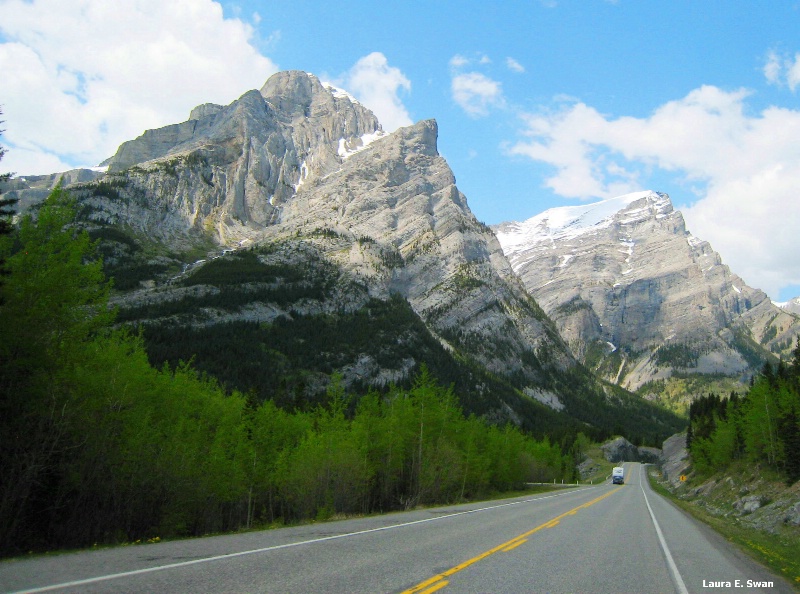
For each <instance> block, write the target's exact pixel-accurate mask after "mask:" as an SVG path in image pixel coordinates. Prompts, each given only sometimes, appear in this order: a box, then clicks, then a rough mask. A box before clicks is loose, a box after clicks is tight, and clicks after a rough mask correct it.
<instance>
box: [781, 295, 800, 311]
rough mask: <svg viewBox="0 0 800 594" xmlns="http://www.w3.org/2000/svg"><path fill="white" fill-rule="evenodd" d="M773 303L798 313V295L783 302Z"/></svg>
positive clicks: (799, 306)
mask: <svg viewBox="0 0 800 594" xmlns="http://www.w3.org/2000/svg"><path fill="white" fill-rule="evenodd" d="M775 305H777V306H778V307H780V308H781V309H785V310H786V311H788V312H790V313H793V314H798V315H800V297H795V298H794V299H790V300H789V301H786V302H785V303H776V304H775Z"/></svg>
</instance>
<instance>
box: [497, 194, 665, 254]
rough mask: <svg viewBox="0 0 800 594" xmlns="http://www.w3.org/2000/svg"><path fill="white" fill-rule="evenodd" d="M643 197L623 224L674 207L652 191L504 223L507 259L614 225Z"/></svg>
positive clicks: (501, 229) (499, 232) (501, 232)
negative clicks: (541, 244) (521, 252)
mask: <svg viewBox="0 0 800 594" xmlns="http://www.w3.org/2000/svg"><path fill="white" fill-rule="evenodd" d="M643 198H646V199H647V201H646V202H645V203H644V204H643V205H642V206H641V207H640V208H636V209H631V210H628V211H626V212H625V217H624V220H622V221H621V222H623V223H632V222H636V221H637V220H640V219H642V218H643V217H646V216H649V215H650V213H652V212H653V210H655V211H656V212H657V213H659V214H660V213H661V212H662V211H664V212H665V213H666V210H667V207H668V208H669V209H671V208H672V204H671V202H670V200H669V198H668V197H666V196H664V195H662V194H659V193H657V192H653V191H652V190H645V191H643V192H633V193H631V194H624V195H622V196H617V197H616V198H609V199H608V200H602V201H600V202H594V203H592V204H582V205H579V206H561V207H557V208H551V209H549V210H546V211H544V212H543V213H541V214H538V215H536V216H535V217H532V218H530V219H528V220H526V221H523V222H521V223H517V222H513V223H503V224H501V225H499V226H498V229H497V238H498V239H499V240H500V244H501V245H502V246H503V251H504V252H505V254H506V256H507V257H511V256H513V255H514V254H516V253H518V252H520V251H523V250H526V249H529V248H530V247H531V246H533V245H536V244H538V243H542V242H544V241H551V242H552V241H557V240H558V241H560V240H569V239H575V238H577V237H580V236H581V235H584V234H586V233H592V232H595V231H599V230H601V229H605V228H607V227H608V226H609V225H611V223H612V221H613V220H614V217H615V215H617V214H619V213H620V211H622V210H625V209H627V208H628V206H630V205H631V204H633V203H634V202H636V201H638V200H642V199H643Z"/></svg>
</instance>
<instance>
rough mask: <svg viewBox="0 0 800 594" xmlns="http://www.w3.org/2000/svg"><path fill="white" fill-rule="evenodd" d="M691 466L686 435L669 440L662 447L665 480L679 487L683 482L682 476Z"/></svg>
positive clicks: (679, 435)
mask: <svg viewBox="0 0 800 594" xmlns="http://www.w3.org/2000/svg"><path fill="white" fill-rule="evenodd" d="M690 465H691V459H690V458H689V450H688V449H687V448H686V434H685V433H679V434H676V435H673V436H672V437H670V438H669V439H667V440H666V441H665V442H664V444H663V445H662V446H661V471H662V472H663V474H664V479H665V480H667V481H669V483H670V484H671V485H672V486H673V487H677V486H678V485H679V484H680V482H681V475H684V474H686V472H687V471H688V469H689V466H690Z"/></svg>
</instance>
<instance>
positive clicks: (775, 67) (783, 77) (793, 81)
mask: <svg viewBox="0 0 800 594" xmlns="http://www.w3.org/2000/svg"><path fill="white" fill-rule="evenodd" d="M763 72H764V77H765V78H766V79H767V82H768V83H770V84H772V85H777V86H779V87H782V86H787V87H789V90H790V91H792V93H794V92H795V90H796V89H797V87H798V85H800V53H796V54H795V55H794V57H792V56H789V55H788V54H783V55H779V54H778V53H777V52H776V51H775V50H771V51H770V52H769V53H768V54H767V61H766V63H765V64H764V68H763Z"/></svg>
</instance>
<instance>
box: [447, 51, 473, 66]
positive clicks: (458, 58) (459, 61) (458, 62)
mask: <svg viewBox="0 0 800 594" xmlns="http://www.w3.org/2000/svg"><path fill="white" fill-rule="evenodd" d="M467 64H469V58H465V57H464V56H462V55H461V54H456V55H455V56H453V57H452V58H450V68H461V67H462V66H466V65H467Z"/></svg>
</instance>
